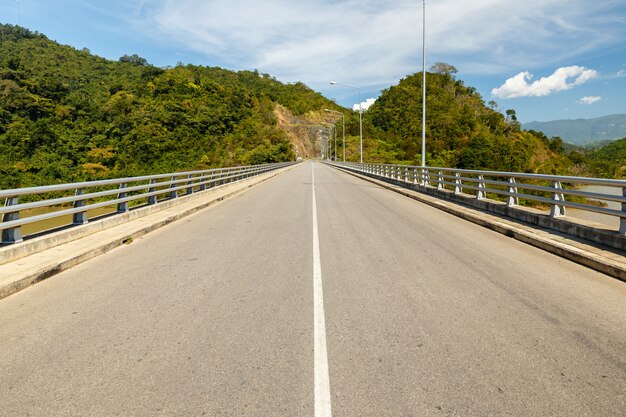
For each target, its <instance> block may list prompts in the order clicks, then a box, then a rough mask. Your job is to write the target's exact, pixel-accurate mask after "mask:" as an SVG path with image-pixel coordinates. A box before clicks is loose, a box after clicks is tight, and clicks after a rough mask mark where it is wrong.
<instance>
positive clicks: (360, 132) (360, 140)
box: [330, 81, 363, 163]
mask: <svg viewBox="0 0 626 417" xmlns="http://www.w3.org/2000/svg"><path fill="white" fill-rule="evenodd" d="M330 84H331V85H335V84H336V85H342V86H344V87H349V88H354V89H355V90H357V91H358V92H359V144H360V145H359V150H360V153H361V163H363V108H362V106H361V89H360V88H359V87H355V86H353V85H348V84H342V83H338V82H337V81H331V82H330Z"/></svg>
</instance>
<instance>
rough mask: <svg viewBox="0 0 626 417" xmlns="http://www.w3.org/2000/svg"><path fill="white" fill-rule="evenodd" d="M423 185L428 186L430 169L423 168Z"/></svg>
mask: <svg viewBox="0 0 626 417" xmlns="http://www.w3.org/2000/svg"><path fill="white" fill-rule="evenodd" d="M423 179H424V187H429V186H430V171H429V170H428V169H424V178H423Z"/></svg>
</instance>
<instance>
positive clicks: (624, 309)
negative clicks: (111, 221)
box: [0, 162, 626, 417]
mask: <svg viewBox="0 0 626 417" xmlns="http://www.w3.org/2000/svg"><path fill="white" fill-rule="evenodd" d="M312 171H314V175H312ZM313 183H314V184H313ZM313 189H314V190H315V191H313ZM313 194H315V201H316V214H317V226H318V227H317V229H315V228H314V223H313V220H312V219H313V213H314V211H313ZM315 236H318V237H319V238H318V240H317V241H316V240H315ZM316 243H317V244H318V245H319V256H317V255H316V251H315V246H316ZM316 261H317V262H318V264H319V265H320V266H321V270H320V271H319V272H320V273H319V277H318V278H319V281H315V280H314V266H315V264H316ZM322 283H323V291H322V292H323V300H319V299H317V296H318V295H321V292H320V291H318V290H321V284H322ZM318 284H319V285H320V287H317V285H318ZM320 301H321V303H320ZM314 305H316V306H318V307H320V308H321V310H322V311H321V313H322V318H323V319H322V323H321V325H322V330H324V333H325V335H323V336H324V337H323V339H324V340H323V341H324V342H325V343H317V342H319V340H318V339H320V334H321V333H320V331H319V329H318V328H317V327H315V329H316V330H315V332H314V318H317V319H319V313H320V312H319V311H317V310H316V311H315V317H314ZM318 324H320V323H319V320H318ZM316 326H317V325H316ZM324 326H325V328H324ZM324 344H325V347H326V349H327V352H325V353H326V354H327V361H326V363H327V365H326V367H327V369H319V368H320V367H322V368H323V367H324V361H321V360H318V353H320V352H318V351H317V350H318V349H320V346H322V345H324ZM318 371H319V373H318ZM324 371H325V372H326V374H327V375H329V384H328V385H329V386H326V388H325V385H324V381H323V380H322V381H321V383H320V380H319V378H318V375H324ZM322 379H323V378H322ZM318 388H319V389H318ZM325 389H327V390H328V393H329V398H328V399H329V400H330V404H331V406H332V415H333V416H355V417H356V416H393V417H409V416H448V415H457V416H490V415H491V416H531V415H532V416H559V415H563V416H573V415H575V416H583V415H589V416H624V415H626V284H624V283H622V282H619V281H617V280H615V279H612V278H609V277H607V276H604V275H602V274H600V273H597V272H594V271H591V270H589V269H586V268H584V267H582V266H580V265H577V264H574V263H571V262H569V261H566V260H564V259H561V258H558V257H556V256H553V255H550V254H547V253H545V252H542V251H541V250H538V249H536V248H533V247H531V246H528V245H525V244H523V243H520V242H518V241H516V240H513V239H510V238H507V237H505V236H503V235H500V234H497V233H495V232H492V231H489V230H487V229H484V228H481V227H479V226H477V225H475V224H472V223H468V222H465V221H463V220H461V219H458V218H456V217H453V216H451V215H448V214H446V213H443V212H440V211H438V210H436V209H434V208H432V207H428V206H424V205H421V204H419V203H417V202H415V201H414V200H410V199H408V198H405V197H402V196H400V195H398V194H395V193H392V192H390V191H387V190H384V189H381V188H379V187H377V186H375V185H373V184H371V183H368V182H364V181H362V180H360V179H357V178H355V177H352V176H350V175H347V174H345V173H341V172H338V171H336V170H333V169H332V168H329V167H326V166H323V165H321V164H319V163H309V162H307V163H303V164H301V165H299V166H298V167H296V168H294V169H292V170H290V171H288V172H286V173H285V174H282V175H280V176H278V177H276V178H273V179H271V180H269V181H267V182H265V183H263V184H261V185H258V186H256V187H254V188H252V189H251V190H250V191H248V192H247V193H245V194H242V195H238V196H236V197H234V198H232V199H229V200H226V201H224V202H222V203H219V204H217V205H215V206H213V207H211V208H209V209H207V210H204V211H202V212H200V213H197V214H195V215H192V216H190V217H188V218H186V219H185V220H182V221H180V222H177V223H174V224H172V225H169V226H167V227H164V228H162V229H160V230H158V231H156V232H154V233H151V234H149V235H146V236H145V237H143V238H141V239H138V240H137V241H135V242H133V243H132V244H129V245H126V246H124V247H121V248H118V249H115V250H113V251H111V252H109V253H108V254H106V255H103V256H100V257H98V258H96V259H93V260H91V261H89V262H86V263H84V264H82V265H80V266H78V267H76V268H74V269H72V270H69V271H66V272H64V273H61V274H59V275H57V276H55V277H53V278H51V279H49V280H47V281H44V282H42V283H39V284H37V285H35V286H33V287H31V288H29V289H27V290H24V291H22V292H20V293H18V294H15V295H13V296H10V297H8V298H6V299H3V300H0V415H1V416H100V415H102V416H187V415H189V416H201V415H206V416H220V417H222V416H314V415H316V412H317V416H318V417H322V416H324V415H328V414H324V412H325V411H328V410H322V409H321V408H320V406H319V404H320V402H319V401H318V400H319V398H315V396H316V395H323V394H324V392H325Z"/></svg>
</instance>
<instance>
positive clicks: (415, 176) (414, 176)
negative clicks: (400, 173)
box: [411, 168, 419, 185]
mask: <svg viewBox="0 0 626 417" xmlns="http://www.w3.org/2000/svg"><path fill="white" fill-rule="evenodd" d="M411 171H413V185H415V184H417V182H418V180H419V176H418V174H417V168H413V169H412V170H411Z"/></svg>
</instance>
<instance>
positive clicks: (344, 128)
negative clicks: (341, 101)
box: [324, 109, 346, 162]
mask: <svg viewBox="0 0 626 417" xmlns="http://www.w3.org/2000/svg"><path fill="white" fill-rule="evenodd" d="M324 111H327V112H329V113H337V114H340V115H341V120H342V122H343V129H342V130H341V132H342V133H343V162H346V115H345V114H343V112H340V111H337V110H331V109H324ZM335 135H337V131H336V130H335ZM335 145H337V136H335ZM335 155H337V148H336V147H335Z"/></svg>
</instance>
